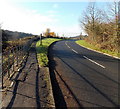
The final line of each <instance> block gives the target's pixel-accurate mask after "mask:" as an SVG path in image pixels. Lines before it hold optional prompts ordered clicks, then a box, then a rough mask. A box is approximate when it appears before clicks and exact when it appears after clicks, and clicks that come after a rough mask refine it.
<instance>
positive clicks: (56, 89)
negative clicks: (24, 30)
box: [48, 44, 67, 109]
mask: <svg viewBox="0 0 120 109" xmlns="http://www.w3.org/2000/svg"><path fill="white" fill-rule="evenodd" d="M52 45H53V44H52ZM52 45H51V46H50V47H49V49H48V59H49V71H50V78H51V83H52V89H53V95H54V100H55V106H56V108H58V109H59V108H65V109H66V108H67V105H66V102H65V99H64V96H63V93H62V91H61V89H60V86H59V84H58V82H57V79H56V75H55V66H56V63H55V61H54V60H53V57H52V55H51V50H50V49H51V48H52Z"/></svg>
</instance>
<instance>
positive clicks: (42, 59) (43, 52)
mask: <svg viewBox="0 0 120 109" xmlns="http://www.w3.org/2000/svg"><path fill="white" fill-rule="evenodd" d="M60 40H61V39H57V38H45V39H43V40H42V45H40V41H38V42H37V43H36V50H37V59H38V63H39V65H40V66H41V67H43V66H48V57H47V53H48V47H49V46H50V45H51V44H52V43H53V42H55V41H60Z"/></svg>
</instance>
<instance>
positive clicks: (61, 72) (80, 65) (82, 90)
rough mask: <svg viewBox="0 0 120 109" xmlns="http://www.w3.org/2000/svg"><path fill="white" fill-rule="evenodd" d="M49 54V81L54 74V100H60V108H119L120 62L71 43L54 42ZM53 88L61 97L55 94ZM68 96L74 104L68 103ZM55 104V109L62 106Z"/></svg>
mask: <svg viewBox="0 0 120 109" xmlns="http://www.w3.org/2000/svg"><path fill="white" fill-rule="evenodd" d="M50 54H51V55H50V66H51V67H52V69H50V71H51V73H52V74H51V77H53V73H54V82H56V84H54V83H53V82H52V83H53V91H54V96H55V98H59V97H58V96H59V95H61V96H62V97H61V98H62V99H63V100H64V103H63V104H64V105H63V106H66V107H118V104H119V103H118V98H119V97H118V85H119V84H120V83H119V81H118V71H119V70H118V68H119V67H118V65H119V64H120V60H118V59H114V58H112V57H109V56H106V55H102V54H100V53H97V52H94V51H91V50H88V49H85V48H83V47H81V46H79V45H77V44H76V43H75V42H74V41H61V42H57V43H56V44H54V45H53V46H52V47H51V48H50ZM55 79H56V81H55ZM61 81H62V82H61ZM61 84H62V85H61ZM56 85H58V88H59V90H60V91H59V92H60V93H61V94H58V92H55V90H56V89H55V88H54V87H56ZM63 85H64V86H63ZM65 90H67V91H65ZM67 92H70V93H67ZM69 94H71V98H73V99H74V101H75V102H74V101H72V100H71V101H70V100H69V99H70V96H69ZM56 96H57V97H56ZM56 100H57V99H56ZM56 102H57V103H56V105H57V107H61V106H62V105H59V104H60V101H56Z"/></svg>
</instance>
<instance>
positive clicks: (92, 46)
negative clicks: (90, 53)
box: [76, 40, 120, 57]
mask: <svg viewBox="0 0 120 109" xmlns="http://www.w3.org/2000/svg"><path fill="white" fill-rule="evenodd" d="M76 43H77V44H79V45H82V46H84V47H87V48H91V49H93V50H96V51H100V52H102V53H106V54H109V55H112V56H116V57H120V53H117V52H111V51H110V50H106V49H100V48H97V47H95V46H94V45H92V44H89V43H88V42H86V41H85V40H78V41H76Z"/></svg>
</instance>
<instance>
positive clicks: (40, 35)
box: [40, 34, 42, 46]
mask: <svg viewBox="0 0 120 109" xmlns="http://www.w3.org/2000/svg"><path fill="white" fill-rule="evenodd" d="M41 45H42V34H40V46H41Z"/></svg>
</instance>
